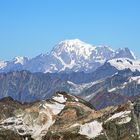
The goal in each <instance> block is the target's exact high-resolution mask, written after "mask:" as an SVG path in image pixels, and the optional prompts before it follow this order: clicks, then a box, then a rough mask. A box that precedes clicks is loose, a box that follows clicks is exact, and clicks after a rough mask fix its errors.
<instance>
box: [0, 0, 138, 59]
mask: <svg viewBox="0 0 140 140" xmlns="http://www.w3.org/2000/svg"><path fill="white" fill-rule="evenodd" d="M139 7H140V0H0V59H5V60H9V59H12V58H13V57H15V56H20V55H22V56H23V55H24V56H28V57H34V56H36V55H38V54H40V53H46V52H49V51H50V50H51V49H52V47H53V46H54V45H55V44H56V43H58V42H59V41H61V40H65V39H74V38H79V39H81V40H83V41H85V42H88V43H91V44H94V45H100V44H103V45H110V46H112V47H113V48H119V47H128V48H130V49H131V50H133V51H134V52H135V54H136V55H137V56H139V57H140V8H139Z"/></svg>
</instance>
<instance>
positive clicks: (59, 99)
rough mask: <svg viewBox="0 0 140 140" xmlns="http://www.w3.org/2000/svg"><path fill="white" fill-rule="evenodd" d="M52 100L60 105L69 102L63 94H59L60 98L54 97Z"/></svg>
mask: <svg viewBox="0 0 140 140" xmlns="http://www.w3.org/2000/svg"><path fill="white" fill-rule="evenodd" d="M52 99H54V100H55V101H57V102H59V103H65V102H66V101H67V98H66V97H64V96H63V95H62V94H58V96H54V97H52Z"/></svg>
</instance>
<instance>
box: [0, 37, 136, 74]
mask: <svg viewBox="0 0 140 140" xmlns="http://www.w3.org/2000/svg"><path fill="white" fill-rule="evenodd" d="M113 58H129V59H135V56H134V54H133V53H132V52H131V51H130V50H129V49H128V48H124V49H117V50H113V49H111V48H110V47H109V46H93V45H90V44H87V43H85V42H82V41H80V40H79V39H74V40H65V41H62V42H60V43H58V44H57V45H55V47H54V48H53V49H52V51H51V52H50V53H47V54H44V55H43V54H41V55H38V56H37V57H35V58H32V59H28V58H26V57H16V58H15V59H13V60H11V61H0V72H8V71H13V70H29V71H31V72H43V73H47V72H50V73H54V72H80V71H84V72H92V71H94V70H96V69H97V68H98V67H100V66H101V65H103V64H104V63H105V62H106V61H107V60H110V59H113Z"/></svg>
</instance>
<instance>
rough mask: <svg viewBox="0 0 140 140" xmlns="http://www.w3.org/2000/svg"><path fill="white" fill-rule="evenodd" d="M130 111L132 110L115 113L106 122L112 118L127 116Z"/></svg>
mask: <svg viewBox="0 0 140 140" xmlns="http://www.w3.org/2000/svg"><path fill="white" fill-rule="evenodd" d="M130 113H131V111H121V112H119V113H115V114H114V115H112V116H111V117H110V118H108V119H107V121H106V122H108V121H110V120H114V119H116V118H119V117H120V118H124V117H127V116H128V115H129V114H130Z"/></svg>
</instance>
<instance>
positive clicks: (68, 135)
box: [0, 92, 140, 140]
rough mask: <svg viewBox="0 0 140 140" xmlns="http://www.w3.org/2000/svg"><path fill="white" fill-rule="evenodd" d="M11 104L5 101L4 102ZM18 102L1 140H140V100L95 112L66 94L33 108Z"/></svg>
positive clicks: (0, 125) (2, 123)
mask: <svg viewBox="0 0 140 140" xmlns="http://www.w3.org/2000/svg"><path fill="white" fill-rule="evenodd" d="M1 102H2V103H3V102H7V99H3V100H1V101H0V103H1ZM12 102H15V104H16V106H17V108H16V109H15V110H14V111H13V114H10V115H7V116H6V117H5V118H4V117H3V118H0V140H22V139H27V138H28V140H89V139H90V140H137V139H139V137H140V131H139V130H140V116H139V113H140V100H139V99H138V100H137V101H134V102H133V103H132V102H130V101H129V102H127V103H126V104H122V105H119V106H110V107H107V108H104V109H102V110H95V109H94V107H92V106H91V104H89V103H88V102H86V101H84V100H83V99H80V98H78V97H76V96H73V95H69V94H67V93H65V92H58V93H56V94H55V95H54V96H53V97H52V98H51V99H49V100H46V101H45V100H44V101H38V102H35V103H32V104H30V105H24V104H21V103H20V104H19V103H18V102H16V101H14V100H13V101H12Z"/></svg>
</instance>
